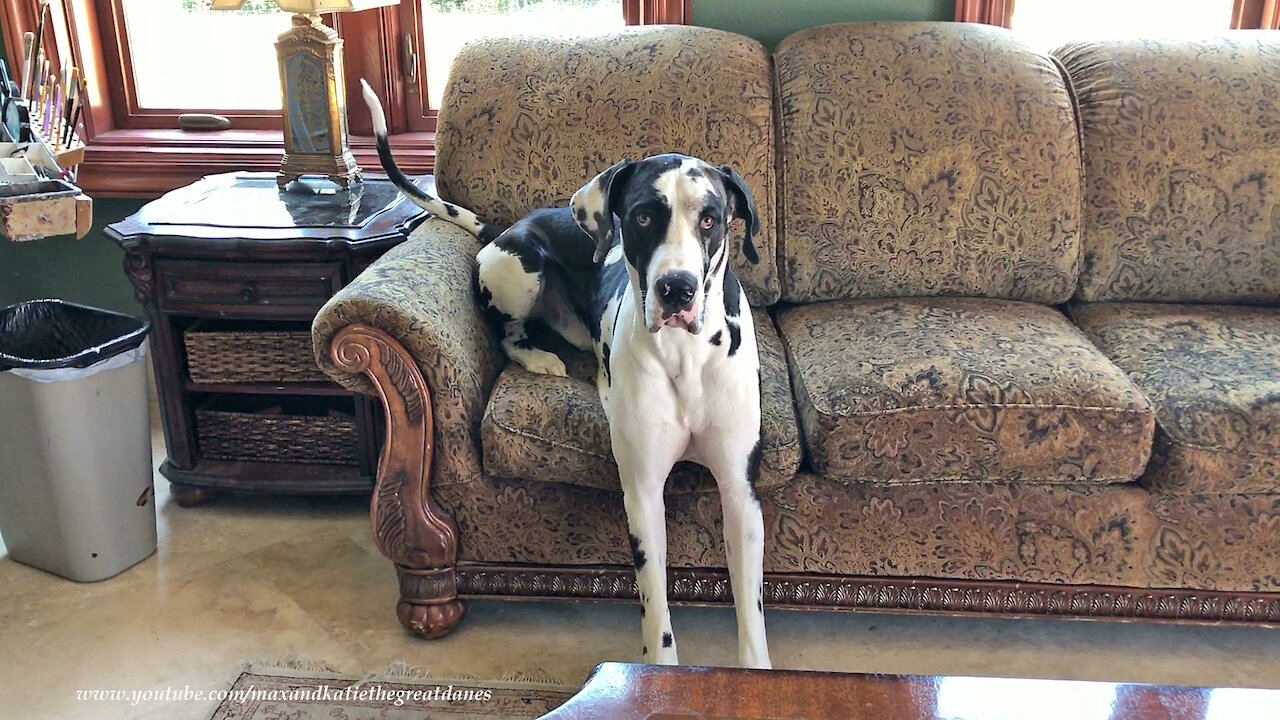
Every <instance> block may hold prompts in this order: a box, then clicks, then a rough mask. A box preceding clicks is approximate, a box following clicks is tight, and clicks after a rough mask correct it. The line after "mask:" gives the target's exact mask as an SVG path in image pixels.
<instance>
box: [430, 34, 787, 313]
mask: <svg viewBox="0 0 1280 720" xmlns="http://www.w3.org/2000/svg"><path fill="white" fill-rule="evenodd" d="M438 128H439V129H438V130H437V135H436V165H435V177H436V187H437V188H439V190H440V194H441V196H443V197H444V198H446V199H448V200H452V201H453V202H456V203H458V204H460V205H463V206H466V207H469V208H471V209H473V210H475V211H477V212H479V213H480V214H481V215H484V216H485V217H487V218H489V219H491V220H493V221H495V222H499V223H511V222H514V221H515V220H517V219H519V218H520V217H522V216H524V215H525V214H527V213H528V212H529V211H530V210H532V209H534V208H539V207H551V206H557V205H563V204H565V203H566V202H568V200H569V196H570V195H572V194H573V193H574V191H576V190H577V189H578V188H580V187H582V185H583V184H584V183H586V182H587V181H588V180H590V179H591V178H592V177H593V176H595V174H596V173H598V172H600V171H602V170H604V169H605V168H607V167H609V166H610V165H612V164H614V163H616V162H618V161H619V160H622V159H623V158H631V159H639V158H642V157H645V156H648V155H654V154H657V153H665V152H682V153H687V154H689V155H694V156H697V157H700V158H703V159H704V160H707V161H708V162H712V163H715V164H721V163H728V164H730V165H732V166H733V167H734V168H735V169H737V171H738V172H740V173H741V174H742V176H743V177H744V178H746V181H747V185H748V186H749V187H750V189H751V194H752V195H753V196H754V197H755V201H756V207H757V208H758V211H759V215H760V234H758V235H756V236H755V243H756V247H757V249H758V250H759V253H760V264H759V265H753V264H751V263H749V262H746V261H745V260H744V259H743V257H742V253H741V252H740V251H738V250H736V249H735V251H734V254H733V256H732V261H733V269H734V272H736V273H737V274H738V277H739V278H740V279H741V280H742V285H743V287H744V288H745V289H746V291H747V297H748V298H749V299H750V300H751V304H753V305H769V304H771V303H773V302H776V301H777V299H778V274H777V269H776V264H775V263H776V257H777V248H776V245H775V238H776V233H775V227H776V220H775V217H776V215H775V211H774V205H775V201H774V197H775V195H776V192H777V191H776V189H775V187H774V182H775V179H774V129H773V75H772V68H771V66H770V63H769V54H768V53H767V52H765V49H764V47H763V46H762V45H761V44H760V43H758V42H756V41H754V40H751V39H750V38H745V37H742V36H740V35H734V34H732V33H727V32H723V31H720V30H712V29H708V28H697V27H662V28H635V29H629V30H626V31H622V32H619V33H614V34H607V35H600V36H593V37H572V38H549V37H516V38H496V39H488V40H481V41H478V42H475V43H471V44H469V45H467V46H465V47H464V48H463V49H462V51H461V52H460V53H459V54H458V56H457V59H456V60H455V61H454V63H453V66H452V68H451V70H450V74H449V84H448V87H447V88H446V90H445V93H444V99H443V101H442V104H441V106H440V117H439V123H438ZM730 232H732V233H733V234H734V236H735V237H738V236H739V235H738V234H739V233H741V232H742V224H741V223H734V224H733V226H732V227H731V228H730ZM734 246H735V248H736V247H737V246H738V244H737V243H734Z"/></svg>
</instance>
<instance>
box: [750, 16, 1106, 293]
mask: <svg viewBox="0 0 1280 720" xmlns="http://www.w3.org/2000/svg"><path fill="white" fill-rule="evenodd" d="M775 62H776V64H777V73H778V102H779V104H780V118H779V126H778V127H779V144H780V155H781V162H782V169H781V174H780V177H782V178H783V179H784V183H783V185H782V187H781V192H780V194H779V203H780V207H781V208H782V216H783V220H784V222H783V225H782V226H781V231H780V234H781V239H782V243H781V255H780V260H779V262H780V263H781V272H782V275H783V289H782V294H783V299H785V300H789V301H794V302H812V301H815V300H837V299H845V298H877V297H903V296H935V295H956V296H966V297H973V296H979V297H992V298H1004V299H1010V300H1027V301H1033V302H1044V303H1056V302H1062V301H1065V300H1066V299H1067V298H1069V297H1070V296H1071V294H1072V292H1074V290H1075V286H1076V277H1077V273H1078V267H1079V256H1080V215H1081V207H1080V206H1081V193H1082V189H1081V174H1080V152H1079V144H1078V139H1077V136H1076V128H1075V116H1074V113H1073V112H1072V108H1071V98H1070V95H1069V93H1068V92H1067V87H1066V84H1065V81H1064V80H1063V78H1062V75H1061V74H1060V73H1059V72H1058V69H1057V67H1055V65H1054V64H1053V61H1052V60H1051V59H1050V58H1048V57H1045V56H1043V55H1040V54H1038V53H1036V52H1034V51H1032V50H1031V49H1029V48H1028V47H1027V46H1025V45H1023V44H1021V43H1020V42H1018V41H1017V40H1016V39H1015V38H1014V36H1013V35H1012V34H1010V33H1009V32H1007V31H1005V30H1001V29H998V28H992V27H990V26H986V25H974V24H967V23H854V24H846V25H829V26H825V27H818V28H813V29H810V30H805V31H802V32H799V33H796V34H795V35H792V36H790V37H789V38H787V39H786V40H784V41H783V42H782V44H781V45H780V46H779V47H778V51H777V53H776V55H775Z"/></svg>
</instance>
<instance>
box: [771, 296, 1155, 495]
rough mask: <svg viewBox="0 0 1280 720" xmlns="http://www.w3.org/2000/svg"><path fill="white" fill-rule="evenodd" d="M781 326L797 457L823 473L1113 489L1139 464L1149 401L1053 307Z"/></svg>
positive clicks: (982, 307)
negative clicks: (799, 438)
mask: <svg viewBox="0 0 1280 720" xmlns="http://www.w3.org/2000/svg"><path fill="white" fill-rule="evenodd" d="M778 320H779V326H780V328H781V331H782V337H783V339H784V341H785V343H786V346H787V355H788V361H789V362H790V364H791V373H792V382H793V385H794V389H795V394H796V401H797V405H798V408H799V411H800V424H801V427H802V428H803V430H804V439H805V447H806V449H807V450H808V451H809V457H810V459H811V460H812V463H813V467H814V469H816V470H817V471H818V472H820V473H822V474H824V475H828V476H832V477H838V478H843V479H848V480H855V481H870V482H881V483H918V482H935V481H958V482H995V481H1008V482H1023V483H1114V482H1125V481H1129V480H1132V479H1134V478H1136V477H1137V476H1138V474H1139V473H1141V472H1142V468H1143V466H1144V465H1145V464H1146V462H1147V455H1148V452H1149V450H1150V447H1151V434H1152V428H1153V425H1154V421H1153V418H1152V413H1151V409H1150V407H1149V406H1148V404H1147V401H1146V400H1145V399H1144V398H1143V397H1142V394H1141V393H1139V392H1138V390H1137V389H1136V388H1135V387H1134V386H1133V384H1132V383H1130V382H1129V380H1128V378H1126V377H1125V376H1124V373H1123V372H1122V371H1121V370H1120V369H1119V368H1117V367H1116V366H1115V365H1113V364H1111V362H1110V361H1109V360H1107V358H1106V357H1104V356H1103V355H1102V353H1100V352H1099V351H1098V350H1097V349H1096V348H1094V347H1093V346H1092V345H1090V344H1089V341H1088V340H1087V339H1085V337H1084V335H1082V334H1081V333H1080V331H1079V330H1077V329H1076V328H1074V327H1072V325H1071V324H1070V323H1069V322H1068V321H1067V319H1066V318H1065V317H1064V316H1063V315H1062V314H1061V313H1059V312H1057V311H1056V310H1053V309H1052V308H1048V307H1043V306H1040V305H1032V304H1029V303H1020V302H1013V301H1003V300H981V299H973V298H936V299H901V300H863V301H838V302H830V303H820V304H815V305H806V306H802V307H796V308H792V309H790V310H786V311H785V312H783V313H781V315H780V316H779V318H778Z"/></svg>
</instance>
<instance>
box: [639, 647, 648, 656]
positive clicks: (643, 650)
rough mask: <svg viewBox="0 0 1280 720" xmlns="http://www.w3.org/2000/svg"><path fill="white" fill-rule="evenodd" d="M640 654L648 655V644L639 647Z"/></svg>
mask: <svg viewBox="0 0 1280 720" xmlns="http://www.w3.org/2000/svg"><path fill="white" fill-rule="evenodd" d="M640 654H641V655H648V654H649V646H648V645H645V646H644V647H642V648H640Z"/></svg>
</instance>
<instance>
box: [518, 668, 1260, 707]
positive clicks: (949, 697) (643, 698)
mask: <svg viewBox="0 0 1280 720" xmlns="http://www.w3.org/2000/svg"><path fill="white" fill-rule="evenodd" d="M1277 680H1280V678H1277ZM587 718H592V719H594V718H609V719H610V720H629V719H632V718H634V719H637V720H638V719H640V718H654V719H657V718H664V719H672V720H674V719H675V718H709V719H711V718H713V719H715V720H729V719H731V718H732V719H735V720H737V719H741V720H748V719H750V720H764V719H765V718H768V719H770V720H780V719H783V718H786V719H799V718H804V719H806V720H828V719H830V720H836V719H839V720H891V719H892V720H897V719H901V720H916V719H921V720H929V719H934V718H936V719H938V720H942V719H944V718H945V719H946V720H1255V719H1256V720H1276V719H1278V718H1280V690H1256V689H1236V688H1195V687H1178V686H1168V685H1132V684H1117V683H1103V682H1079V681H1064V680H1025V679H1006V678H980V677H932V676H919V675H855V674H844V673H818V672H797V671H767V670H738V669H732V668H703V667H659V666H654V665H631V664H624V663H604V664H602V665H600V666H598V667H597V668H596V669H595V671H594V672H593V673H592V675H591V677H590V678H588V679H587V682H586V684H585V685H584V686H583V688H582V690H581V691H579V692H578V694H577V695H575V696H574V697H573V698H571V699H570V700H569V701H568V702H567V703H565V704H564V705H563V706H561V707H560V708H558V709H557V710H555V711H554V712H552V713H550V714H548V715H545V716H543V719H542V720H587Z"/></svg>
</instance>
